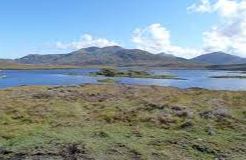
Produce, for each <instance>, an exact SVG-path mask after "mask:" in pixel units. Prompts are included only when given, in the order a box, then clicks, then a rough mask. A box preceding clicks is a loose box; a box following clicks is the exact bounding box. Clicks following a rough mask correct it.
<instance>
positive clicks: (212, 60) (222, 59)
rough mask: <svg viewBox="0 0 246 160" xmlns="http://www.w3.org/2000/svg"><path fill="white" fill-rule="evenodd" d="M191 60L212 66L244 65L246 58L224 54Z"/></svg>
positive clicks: (212, 54) (218, 53)
mask: <svg viewBox="0 0 246 160" xmlns="http://www.w3.org/2000/svg"><path fill="white" fill-rule="evenodd" d="M191 60H192V61H193V62H197V63H207V64H214V65H225V64H243V63H246V58H242V57H238V56H234V55H230V54H227V53H224V52H213V53H208V54H204V55H201V56H198V57H195V58H192V59H191Z"/></svg>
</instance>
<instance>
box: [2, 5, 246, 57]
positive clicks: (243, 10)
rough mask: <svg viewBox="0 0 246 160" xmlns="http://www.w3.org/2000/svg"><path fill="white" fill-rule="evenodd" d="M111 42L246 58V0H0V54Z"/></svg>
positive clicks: (158, 50) (62, 49)
mask: <svg viewBox="0 0 246 160" xmlns="http://www.w3.org/2000/svg"><path fill="white" fill-rule="evenodd" d="M112 45H119V46H122V47H125V48H138V49H143V50H147V51H149V52H151V53H153V54H157V53H161V52H165V53H169V54H174V55H176V56H180V57H185V58H192V57H195V56H197V55H201V54H204V53H209V52H214V51H224V52H227V53H230V54H234V55H238V56H243V57H246V0H185V1H184V0H172V1H167V0H154V1H153V0H123V1H119V0H42V1H41V0H1V1H0V58H19V57H23V56H25V55H28V54H57V53H68V52H71V51H73V50H77V49H80V48H85V47H90V46H98V47H105V46H112Z"/></svg>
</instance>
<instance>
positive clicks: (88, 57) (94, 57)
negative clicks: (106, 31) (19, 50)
mask: <svg viewBox="0 0 246 160" xmlns="http://www.w3.org/2000/svg"><path fill="white" fill-rule="evenodd" d="M16 61H17V62H19V63H24V64H52V65H76V66H82V65H117V66H131V65H140V66H141V65H145V66H170V65H171V66H175V65H181V66H192V65H195V63H193V62H190V61H189V60H186V59H184V58H179V57H175V56H170V55H168V54H167V55H165V54H157V55H155V54H151V53H149V52H147V51H143V50H139V49H124V48H122V47H119V46H110V47H104V48H98V47H89V48H83V49H80V50H77V51H74V52H71V53H68V54H50V55H34V54H33V55H28V56H25V57H23V58H20V59H17V60H16Z"/></svg>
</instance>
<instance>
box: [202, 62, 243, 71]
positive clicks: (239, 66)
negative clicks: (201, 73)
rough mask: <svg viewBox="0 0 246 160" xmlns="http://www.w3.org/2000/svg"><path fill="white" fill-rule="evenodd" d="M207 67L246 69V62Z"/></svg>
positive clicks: (214, 68)
mask: <svg viewBox="0 0 246 160" xmlns="http://www.w3.org/2000/svg"><path fill="white" fill-rule="evenodd" d="M206 68H207V69H213V70H230V71H234V70H235V71H246V63H245V64H230V65H211V66H208V67H206Z"/></svg>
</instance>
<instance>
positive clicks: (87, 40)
mask: <svg viewBox="0 0 246 160" xmlns="http://www.w3.org/2000/svg"><path fill="white" fill-rule="evenodd" d="M115 45H118V43H116V42H114V41H110V40H107V39H105V38H97V37H93V36H92V35H89V34H84V35H83V36H81V38H80V39H79V40H78V41H73V42H69V43H64V42H56V48H58V49H73V50H74V49H81V48H86V47H92V46H93V47H106V46H115Z"/></svg>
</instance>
